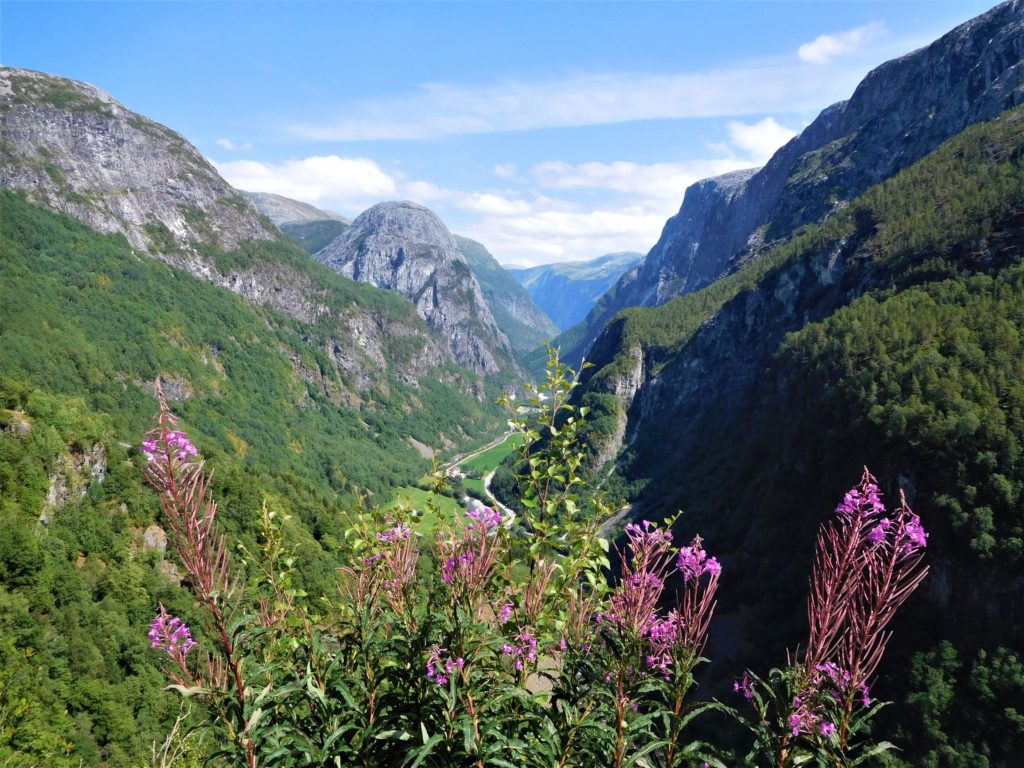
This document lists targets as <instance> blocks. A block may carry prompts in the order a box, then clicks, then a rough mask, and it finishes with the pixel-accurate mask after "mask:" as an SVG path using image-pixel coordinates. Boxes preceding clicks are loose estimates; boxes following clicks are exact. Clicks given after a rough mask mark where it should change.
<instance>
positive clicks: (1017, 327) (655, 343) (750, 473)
mask: <svg viewBox="0 0 1024 768" xmlns="http://www.w3.org/2000/svg"><path fill="white" fill-rule="evenodd" d="M1022 256H1024V110H1022V109H1019V108H1018V109H1016V110H1013V111H1010V112H1007V113H1005V114H1004V115H1002V116H1000V117H999V118H997V119H995V120H993V121H991V122H988V123H983V124H980V125H977V126H973V127H971V128H969V129H967V130H966V131H964V132H963V133H962V134H960V135H959V136H957V137H955V138H953V139H951V140H950V141H948V142H946V143H945V144H944V145H943V146H941V147H940V148H939V149H938V150H937V151H936V152H934V153H933V154H931V155H930V156H928V157H926V158H925V159H923V160H922V161H920V162H918V163H916V164H915V165H913V166H911V167H910V168H908V169H906V170H904V171H902V172H900V173H899V174H897V175H896V176H895V177H894V178H893V179H891V180H889V181H887V182H885V183H883V184H881V185H878V186H876V187H874V188H872V189H870V190H869V191H867V192H866V193H865V194H863V195H861V196H860V197H858V198H857V199H855V200H854V201H852V202H851V203H850V205H849V206H848V207H847V208H845V209H844V210H843V211H842V212H840V213H838V214H836V215H833V216H831V217H829V218H827V220H825V221H824V222H823V223H822V224H820V225H814V226H809V227H805V228H802V229H800V230H798V231H797V232H796V233H795V234H794V236H793V237H792V238H791V239H789V240H788V241H786V242H785V243H783V244H781V245H778V246H774V247H766V248H762V249H760V250H759V251H758V252H756V253H755V254H754V255H753V257H752V258H751V259H750V260H749V262H748V263H747V264H746V265H745V266H744V267H742V268H741V269H740V270H738V271H737V272H735V273H734V274H732V275H730V276H729V277H727V278H725V279H723V280H720V281H718V282H715V283H712V284H711V285H709V286H708V287H706V288H704V289H702V290H700V291H698V292H696V293H693V294H689V295H687V296H684V297H681V298H677V299H674V300H673V301H671V302H668V303H667V304H665V305H663V306H661V307H657V308H649V309H633V310H629V311H627V312H624V313H622V314H621V315H620V316H619V317H617V318H616V320H615V321H614V322H613V323H612V324H610V326H609V327H608V328H607V329H606V331H605V333H604V334H603V336H602V338H601V339H599V340H598V342H597V343H596V344H595V346H594V354H593V356H592V358H591V359H592V361H593V362H594V363H595V366H596V367H595V368H593V369H590V370H589V371H588V372H586V373H585V379H586V382H587V383H586V386H585V390H584V392H583V394H582V396H581V400H582V401H583V402H584V403H586V404H589V405H591V406H592V407H594V408H595V413H598V412H600V413H602V414H603V415H602V416H601V417H599V418H597V419H596V420H595V421H594V422H592V425H591V426H592V431H591V433H590V439H591V440H592V442H593V443H594V444H595V445H597V446H601V447H603V450H597V451H595V456H596V458H597V460H598V462H600V461H603V460H606V459H609V458H611V457H613V456H614V455H615V454H616V452H617V451H616V447H617V445H618V440H621V441H622V444H623V445H624V446H625V447H624V449H623V451H622V453H621V455H620V456H619V457H618V459H617V461H616V463H615V473H614V476H613V478H612V480H611V486H610V487H612V488H618V489H620V490H622V491H624V492H625V493H626V494H627V495H629V496H630V497H632V498H634V499H635V501H636V504H637V510H638V512H639V513H642V514H643V515H645V516H651V515H657V514H659V513H670V512H672V511H674V510H676V509H683V510H686V512H687V514H686V515H684V517H683V519H682V523H681V525H682V526H683V527H684V528H685V529H686V532H687V533H689V532H690V531H692V530H700V531H701V532H702V533H703V534H705V535H706V537H707V540H708V541H709V542H714V544H715V546H716V547H720V548H721V549H723V550H725V551H727V552H729V553H730V562H731V564H732V567H733V568H734V569H735V573H736V576H735V578H736V584H737V585H739V584H743V585H746V586H745V587H743V588H742V591H737V592H734V593H733V594H732V596H731V598H726V599H727V600H728V601H730V603H731V604H727V606H726V607H727V608H728V609H729V610H731V611H735V612H736V613H737V614H738V615H739V616H740V617H741V618H742V621H743V626H744V627H745V631H744V637H745V638H746V643H747V645H746V646H745V648H741V653H745V654H747V655H757V654H760V653H762V652H765V651H766V650H771V649H773V651H772V652H774V653H778V652H779V651H780V650H781V648H782V647H783V646H784V645H786V644H792V643H793V642H794V641H795V638H796V637H798V636H799V632H800V631H801V626H802V621H801V620H800V619H799V617H798V616H799V615H798V614H796V616H797V618H794V619H793V620H792V621H791V622H788V623H787V622H786V621H782V620H780V617H783V616H794V611H793V610H792V606H793V605H794V604H797V603H798V601H799V599H800V598H799V596H800V594H801V592H802V590H803V589H804V582H803V580H804V578H805V576H804V574H805V573H806V571H807V566H808V562H807V560H806V558H807V556H808V553H810V551H811V549H812V544H813V536H814V530H815V527H816V523H817V521H818V519H819V516H820V513H821V512H822V511H823V510H826V509H827V508H828V506H829V503H830V500H831V499H833V498H834V497H836V495H837V494H839V493H841V490H842V489H843V488H844V487H845V486H847V485H849V484H850V482H851V478H855V477H856V476H857V474H858V472H859V470H860V468H861V467H862V466H863V465H865V464H867V465H868V466H869V467H870V468H871V470H872V471H873V472H874V473H875V474H877V475H878V476H879V478H880V479H881V480H882V482H883V485H884V487H885V489H886V490H887V492H888V493H889V494H890V496H893V495H895V494H896V493H897V491H898V490H900V489H902V490H904V491H905V492H906V493H907V495H908V498H909V500H910V502H911V504H912V505H913V506H914V508H915V510H916V511H917V512H918V513H919V514H920V515H921V517H922V519H923V520H924V521H925V523H926V525H927V526H928V529H929V530H930V531H932V538H931V540H930V542H929V550H930V551H929V559H930V561H931V562H932V564H933V565H932V567H933V573H932V575H931V577H930V579H929V581H928V582H927V583H926V592H927V594H926V595H925V596H923V597H921V598H919V599H917V600H916V602H915V606H914V610H915V612H916V614H915V615H914V617H913V619H912V620H909V621H908V622H907V623H906V624H905V625H904V626H901V627H900V628H899V629H897V631H896V638H897V639H896V641H895V643H896V646H895V647H894V655H893V657H892V660H891V662H890V664H889V665H888V666H887V667H886V669H885V675H886V677H885V680H886V681H887V682H886V683H885V684H892V685H893V688H892V689H891V690H894V691H895V690H910V691H911V693H910V694H909V695H908V696H907V698H906V700H905V701H904V702H902V703H900V704H899V705H898V706H897V707H895V708H893V710H892V711H891V718H892V719H894V720H895V721H896V722H897V723H898V724H899V727H900V728H901V729H902V730H903V732H904V735H905V737H906V738H907V739H909V742H910V744H911V746H912V748H911V749H910V750H909V751H908V762H909V764H911V765H915V766H916V765H928V766H931V765H935V766H939V765H942V766H946V765H956V766H969V765H982V764H986V763H985V762H983V761H984V760H986V759H987V760H990V761H991V762H990V763H988V764H992V765H1013V764H1014V762H1013V760H1014V757H1013V756H1014V755H1016V754H1019V750H1020V749H1021V747H1022V746H1024V743H1022V737H1024V733H1022V731H1021V730H1020V727H1019V719H1018V718H1019V713H1020V712H1021V711H1022V707H1021V704H1022V701H1021V696H1022V694H1024V675H1021V674H1019V671H1018V672H1014V671H1013V670H1015V669H1017V670H1019V665H1020V663H1021V659H1022V658H1024V653H1022V651H1024V645H1022V641H1024V638H1022V636H1021V634H1020V626H1021V616H1020V604H1019V599H1018V596H1019V593H1020V589H1021V587H1022V586H1024V584H1022V583H1021V580H1020V574H1021V572H1022V571H1021V558H1022V556H1024V545H1022V542H1024V518H1022V517H1021V510H1022V508H1024V507H1022V504H1021V490H1022V488H1024V465H1022V463H1021V451H1020V446H1021V441H1022V440H1024V390H1022V389H1021V386H1020V383H1019V382H1020V377H1021V374H1022V373H1024V371H1021V370H1020V368H1021V364H1022V363H1021V361H1022V360H1024V355H1022V350H1021V347H1020V339H1021V338H1022V337H1024V315H1022V314H1021V312H1020V308H1021V306H1024V303H1022V302H1024V281H1022V271H1021V270H1022V267H1021V266H1020V263H1021V260H1022ZM787 334H788V335H787ZM737 589H740V588H739V587H737ZM950 616H956V617H957V620H956V621H955V622H950V621H949V617H950ZM997 670H1003V671H1002V672H999V671H997ZM997 678H998V679H997ZM893 680H895V682H892V681H893Z"/></svg>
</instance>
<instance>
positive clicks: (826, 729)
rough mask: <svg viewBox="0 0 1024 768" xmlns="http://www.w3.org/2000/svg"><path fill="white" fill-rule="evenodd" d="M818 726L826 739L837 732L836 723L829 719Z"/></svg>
mask: <svg viewBox="0 0 1024 768" xmlns="http://www.w3.org/2000/svg"><path fill="white" fill-rule="evenodd" d="M818 728H819V730H820V731H821V735H822V736H824V737H825V738H826V739H827V738H828V737H829V736H831V735H833V734H834V733H835V732H836V726H835V724H833V723H830V722H828V721H827V720H826V721H825V722H823V723H822V724H821V725H819V726H818Z"/></svg>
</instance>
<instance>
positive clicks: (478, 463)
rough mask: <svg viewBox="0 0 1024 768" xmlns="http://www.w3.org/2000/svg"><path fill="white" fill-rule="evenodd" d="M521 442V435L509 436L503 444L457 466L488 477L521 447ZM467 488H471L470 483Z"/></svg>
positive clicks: (464, 460)
mask: <svg viewBox="0 0 1024 768" xmlns="http://www.w3.org/2000/svg"><path fill="white" fill-rule="evenodd" d="M520 440H522V438H521V437H520V436H519V435H509V436H508V437H507V438H505V440H504V441H503V442H501V443H498V444H497V445H495V446H493V447H492V448H488V449H487V450H486V451H483V452H481V453H478V454H476V455H474V456H471V457H470V458H468V459H463V460H462V461H460V462H459V463H458V465H457V466H459V467H461V468H462V470H463V471H467V472H479V473H480V475H481V476H483V475H486V474H487V473H488V472H493V471H494V470H495V469H496V468H497V466H498V465H499V464H501V462H502V460H504V458H505V457H506V456H508V455H509V454H510V453H512V451H514V450H515V449H516V448H517V447H518V446H519V444H520ZM467 487H469V486H468V483H467Z"/></svg>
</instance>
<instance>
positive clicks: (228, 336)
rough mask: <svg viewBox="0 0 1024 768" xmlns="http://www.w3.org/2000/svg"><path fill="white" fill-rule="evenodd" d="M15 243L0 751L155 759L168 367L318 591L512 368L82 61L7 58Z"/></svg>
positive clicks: (164, 729)
mask: <svg viewBox="0 0 1024 768" xmlns="http://www.w3.org/2000/svg"><path fill="white" fill-rule="evenodd" d="M0 253H2V254H3V258H2V259H0V529H2V530H3V535H2V536H0V680H3V684H2V685H0V711H2V713H3V714H2V717H0V719H2V720H3V722H4V725H3V727H2V728H0V755H3V756H4V761H5V762H7V763H9V764H11V765H25V766H29V765H47V766H52V768H79V767H80V766H83V765H84V766H104V767H105V768H106V767H109V768H122V767H128V766H138V765H142V764H148V761H149V759H150V750H151V746H152V744H154V743H162V741H163V739H164V737H165V736H166V734H167V733H168V732H169V729H170V727H171V726H172V725H173V723H174V721H175V717H176V716H177V713H178V711H179V710H178V703H177V702H176V701H175V699H174V698H173V697H172V696H170V695H169V694H167V693H165V692H164V691H163V690H162V688H163V682H162V681H163V676H162V672H161V670H160V668H159V659H158V658H157V657H156V655H155V654H153V653H151V652H150V650H149V648H148V643H147V642H146V631H147V627H148V625H149V622H150V621H151V620H152V617H153V613H154V611H155V610H156V606H157V605H159V604H163V605H165V606H167V608H168V609H169V610H173V611H174V612H175V613H176V614H178V615H182V616H185V617H187V620H189V621H194V618H195V614H194V605H193V603H192V600H191V598H190V596H189V592H188V589H187V585H183V584H182V580H181V575H180V570H179V568H178V567H177V566H176V564H175V562H174V560H173V558H172V557H170V556H168V555H167V553H166V546H167V537H166V532H165V531H164V529H163V527H162V518H161V515H160V511H159V509H158V505H157V504H156V503H155V500H154V498H153V496H152V494H151V493H149V492H148V491H147V489H146V488H145V486H144V483H143V481H142V474H141V472H142V466H143V465H144V462H145V457H144V456H143V455H142V454H141V453H140V452H139V450H138V449H137V448H134V447H132V446H137V445H139V443H140V441H141V439H142V437H143V436H144V434H145V432H146V430H148V429H150V428H151V427H152V425H153V421H152V417H153V414H154V413H155V412H156V410H157V401H156V397H155V391H156V386H157V382H159V383H160V385H161V386H162V388H163V390H164V392H165V393H166V395H167V397H168V399H169V400H170V401H171V406H172V408H173V410H174V411H175V413H176V414H177V415H178V416H179V417H180V419H181V422H180V424H181V428H183V429H185V430H187V431H188V433H189V435H190V436H191V438H192V440H193V441H194V443H195V444H196V445H197V446H198V448H199V450H200V452H201V453H202V454H203V456H205V457H207V458H208V459H210V460H211V462H212V465H213V466H215V467H216V471H215V472H214V475H213V477H214V480H213V484H214V493H215V494H216V496H217V498H218V501H219V519H220V520H221V524H222V525H223V526H224V527H225V529H226V530H228V531H230V532H231V536H232V538H233V539H234V540H236V541H238V542H239V543H240V544H242V545H244V546H245V547H246V549H247V551H248V552H256V553H258V552H260V547H261V544H262V542H263V541H264V538H263V536H264V533H262V532H261V526H262V514H261V509H263V510H265V512H266V513H267V514H272V515H274V516H275V519H277V520H280V521H282V525H283V526H284V529H285V530H286V531H287V539H288V545H287V546H288V547H289V549H290V550H291V552H292V554H290V555H289V557H293V556H294V558H295V563H296V569H297V573H296V577H297V579H298V581H299V582H301V584H299V585H297V589H303V590H308V591H309V592H310V593H311V594H316V593H321V592H322V590H326V589H330V588H332V586H331V585H332V583H333V581H334V574H335V573H336V571H337V568H338V567H340V565H341V564H342V559H343V557H344V555H342V554H341V553H342V552H344V550H345V547H346V544H345V541H346V536H345V531H346V529H347V527H348V525H349V522H348V517H347V515H348V514H349V513H350V512H351V510H353V509H355V508H356V506H357V504H358V503H359V501H358V499H359V498H366V494H370V495H371V496H370V498H371V499H372V503H375V504H376V503H380V504H381V505H384V506H386V505H387V504H388V503H389V501H390V500H391V499H392V498H393V496H394V494H395V489H396V487H398V486H407V485H411V484H414V483H416V482H417V481H418V480H419V478H421V477H422V476H423V475H424V473H426V472H427V471H429V462H428V461H427V460H426V459H424V458H423V457H422V455H421V453H420V451H419V448H421V447H422V445H426V446H430V447H433V448H436V449H439V450H442V451H454V450H456V449H458V448H459V447H461V446H464V445H467V444H468V443H470V442H473V441H479V440H481V439H482V438H483V437H484V436H486V435H489V434H493V432H494V430H495V429H496V427H497V425H498V424H499V423H501V418H500V410H499V409H498V408H497V407H496V406H495V405H493V403H494V400H495V398H496V397H497V395H498V392H499V384H497V383H494V382H489V381H484V380H482V379H481V378H480V377H479V376H478V375H476V374H474V373H472V372H471V371H469V370H467V369H465V368H463V367H460V366H459V365H457V364H456V362H455V360H454V359H453V357H452V354H451V353H450V352H449V350H448V347H447V345H446V343H445V342H444V341H443V340H442V339H441V337H440V336H439V334H438V332H437V331H435V330H433V329H431V328H430V327H429V326H428V325H427V323H426V322H425V321H424V320H423V319H422V318H421V317H420V316H419V314H418V313H417V311H416V308H415V307H414V306H413V304H412V303H411V302H409V301H408V300H407V299H405V298H403V297H402V296H399V295H398V294H397V293H394V292H392V291H385V290H381V289H379V288H375V287H373V286H370V285H364V284H361V283H358V282H354V281H352V280H349V279H346V278H343V277H341V276H339V275H337V274H335V273H334V272H332V271H331V270H329V269H327V268H326V267H325V266H323V265H322V264H320V263H319V262H317V261H316V260H315V259H313V258H311V257H310V256H309V255H308V254H306V253H304V252H303V251H302V250H301V249H300V248H299V247H298V246H296V245H295V244H294V243H292V242H290V241H289V240H287V239H286V238H284V237H282V236H281V234H280V233H279V232H278V231H277V229H276V228H275V227H274V225H273V224H272V222H271V221H270V220H269V219H267V218H266V217H264V216H263V215H261V214H260V213H259V212H257V211H256V209H255V208H253V207H252V205H251V204H250V203H249V202H248V201H247V200H246V199H245V198H244V197H242V196H241V195H240V194H239V193H238V192H237V191H236V190H234V189H232V188H231V186H230V185H228V184H227V183H226V182H225V181H224V180H223V179H221V178H220V177H219V176H218V175H217V174H216V172H215V171H214V170H213V169H212V168H211V167H210V166H209V165H208V164H207V163H206V161H205V160H204V159H203V158H202V156H201V155H200V154H199V152H197V151H196V150H195V148H194V147H192V146H190V145H189V144H188V143H187V142H185V141H184V140H183V139H182V138H181V137H180V136H178V135H177V134H176V133H174V132H173V131H171V130H170V129H168V128H165V127H163V126H161V125H159V124H157V123H154V122H152V121H150V120H148V119H146V118H145V117H143V116H141V115H138V114H135V113H133V112H131V111H130V110H128V109H127V108H126V107H124V106H122V105H121V104H119V103H118V102H116V101H115V100H114V99H112V98H111V97H110V96H108V95H106V94H104V93H102V92H101V91H99V90H97V89H95V88H94V87H92V86H89V85H86V84H83V83H76V82H73V81H70V80H65V79H62V78H59V77H54V76H50V75H45V74H42V73H36V72H28V71H24V70H13V69H7V68H5V69H0ZM466 271H467V273H468V267H466ZM233 556H234V557H238V558H239V559H241V560H245V559H249V560H250V561H251V558H250V557H249V555H247V554H245V553H244V552H241V551H233ZM248 573H252V572H251V571H249V572H248ZM10 702H16V704H15V705H14V706H11V705H10Z"/></svg>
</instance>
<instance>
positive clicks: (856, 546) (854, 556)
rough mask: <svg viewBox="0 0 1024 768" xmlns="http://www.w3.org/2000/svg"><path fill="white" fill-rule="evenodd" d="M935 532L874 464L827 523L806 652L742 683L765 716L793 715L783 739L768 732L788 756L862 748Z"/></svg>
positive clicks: (774, 750) (766, 739)
mask: <svg viewBox="0 0 1024 768" xmlns="http://www.w3.org/2000/svg"><path fill="white" fill-rule="evenodd" d="M927 542H928V534H927V532H926V531H925V530H924V527H923V526H922V525H921V520H920V518H919V517H918V516H917V515H915V514H914V513H913V512H912V511H911V510H910V508H909V507H908V506H907V503H906V499H905V498H904V497H903V495H902V494H901V495H900V505H899V507H898V509H896V510H895V512H894V513H892V514H889V513H888V512H887V510H886V506H885V503H884V501H883V499H882V493H881V490H880V489H879V487H878V484H877V482H876V480H875V478H874V477H872V476H871V474H870V473H869V472H868V471H867V470H865V471H864V475H863V477H862V479H861V482H860V484H859V485H858V486H856V487H854V488H852V489H850V490H849V491H848V492H847V493H846V494H845V496H844V497H843V500H842V502H840V504H839V505H838V506H837V507H836V514H835V515H834V516H833V517H832V518H831V519H829V520H827V521H826V522H825V523H824V524H823V525H822V527H821V530H820V532H819V535H818V546H817V550H816V553H815V559H814V567H813V570H812V573H811V595H810V600H809V601H808V608H807V614H808V623H809V625H810V635H809V638H808V642H807V647H806V651H805V652H804V654H803V657H802V658H801V659H800V660H798V661H797V662H796V663H795V664H794V665H793V666H792V667H791V668H790V669H789V670H786V671H778V670H775V671H773V675H772V678H771V680H770V681H769V682H767V683H765V682H764V681H757V682H760V683H761V685H760V691H761V693H759V692H758V691H759V688H758V687H757V686H756V685H752V684H751V682H750V681H751V680H752V679H754V678H752V676H751V675H749V673H748V674H747V675H745V676H744V678H743V681H742V682H741V683H737V684H736V685H734V690H736V691H737V692H739V693H742V694H743V696H744V698H746V699H748V700H749V701H752V703H753V704H754V708H755V710H756V713H757V716H758V718H759V720H760V721H761V723H762V725H764V724H765V723H768V722H769V721H770V719H771V717H770V712H769V710H774V711H775V712H776V714H777V715H778V716H781V717H782V718H783V720H784V724H785V729H786V731H785V732H784V735H783V737H782V738H781V739H778V738H773V736H772V734H771V733H762V739H761V745H762V749H763V750H764V751H765V752H767V753H769V754H770V755H771V756H772V759H773V760H776V761H777V764H778V765H780V766H785V765H791V764H796V763H795V762H794V761H796V760H797V758H798V757H799V756H800V755H801V754H808V753H810V754H817V755H819V757H821V756H823V755H824V756H825V757H822V759H825V758H826V757H827V758H828V760H833V759H834V757H835V755H836V754H838V755H848V754H851V753H852V751H854V750H855V749H856V748H857V746H858V745H857V743H855V742H854V741H853V739H852V737H853V735H854V734H855V733H856V732H858V731H860V730H863V729H864V727H865V723H866V720H867V717H868V716H869V714H870V709H871V708H872V706H874V705H875V701H874V700H873V699H872V698H871V695H870V688H869V685H870V680H871V678H872V676H873V675H874V673H875V670H876V669H877V668H878V665H879V663H880V662H881V660H882V656H883V654H884V653H885V647H886V644H887V642H888V640H889V637H890V636H891V634H890V633H889V632H887V631H886V628H887V626H888V624H889V622H890V621H891V620H892V618H893V616H894V615H895V613H896V611H897V610H898V609H899V607H900V606H901V605H903V603H905V602H906V601H907V599H908V598H909V597H910V595H911V594H912V593H913V592H914V590H915V589H917V587H918V586H919V585H920V584H921V582H922V581H923V580H924V577H925V576H926V575H927V572H928V569H927V567H926V566H925V565H924V564H923V557H924V551H923V550H924V548H925V547H926V546H927ZM754 680H756V679H754ZM762 694H763V696H762ZM756 730H757V728H756V727H755V731H756ZM798 742H799V743H798Z"/></svg>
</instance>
